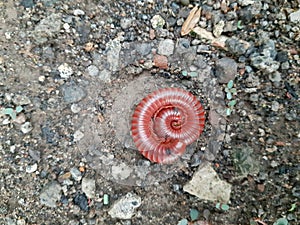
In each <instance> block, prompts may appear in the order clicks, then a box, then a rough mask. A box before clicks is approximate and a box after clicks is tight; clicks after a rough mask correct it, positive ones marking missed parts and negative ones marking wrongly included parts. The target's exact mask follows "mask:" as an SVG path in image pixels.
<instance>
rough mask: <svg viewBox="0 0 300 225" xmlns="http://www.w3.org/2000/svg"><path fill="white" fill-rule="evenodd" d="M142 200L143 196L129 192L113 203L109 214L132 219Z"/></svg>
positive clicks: (113, 216) (114, 216)
mask: <svg viewBox="0 0 300 225" xmlns="http://www.w3.org/2000/svg"><path fill="white" fill-rule="evenodd" d="M141 202H142V201H141V197H139V196H138V195H135V194H132V193H127V194H126V195H125V196H123V197H122V198H120V199H119V200H118V201H116V202H115V203H114V204H113V206H112V207H111V209H110V210H109V211H108V214H109V215H110V216H111V217H112V218H118V219H124V220H126V219H131V218H132V216H133V215H134V212H135V209H136V208H138V207H139V206H140V205H141Z"/></svg>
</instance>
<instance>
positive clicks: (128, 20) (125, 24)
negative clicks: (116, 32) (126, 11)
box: [120, 18, 133, 30]
mask: <svg viewBox="0 0 300 225" xmlns="http://www.w3.org/2000/svg"><path fill="white" fill-rule="evenodd" d="M132 21H133V19H132V18H122V19H121V21H120V25H121V27H122V29H124V30H126V29H128V28H129V27H130V26H131V24H132Z"/></svg>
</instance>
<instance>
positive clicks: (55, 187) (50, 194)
mask: <svg viewBox="0 0 300 225" xmlns="http://www.w3.org/2000/svg"><path fill="white" fill-rule="evenodd" d="M60 191H61V186H60V185H59V184H58V183H57V182H56V181H53V182H51V183H48V184H47V185H46V186H45V187H44V188H43V190H42V191H41V194H40V201H41V204H43V205H46V206H48V207H52V208H55V207H56V202H57V201H59V200H60V196H61V194H60Z"/></svg>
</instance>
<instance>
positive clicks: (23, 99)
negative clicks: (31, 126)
mask: <svg viewBox="0 0 300 225" xmlns="http://www.w3.org/2000/svg"><path fill="white" fill-rule="evenodd" d="M12 101H13V103H14V104H15V105H17V106H21V105H29V104H30V103H31V101H30V98H28V97H27V96H26V95H15V96H14V97H13V99H12Z"/></svg>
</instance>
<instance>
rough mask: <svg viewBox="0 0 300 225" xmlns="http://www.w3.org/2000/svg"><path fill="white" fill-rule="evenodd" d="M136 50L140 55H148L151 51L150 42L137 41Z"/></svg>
mask: <svg viewBox="0 0 300 225" xmlns="http://www.w3.org/2000/svg"><path fill="white" fill-rule="evenodd" d="M136 51H137V52H138V53H139V54H140V55H142V56H145V55H148V54H149V53H150V52H151V44H150V43H138V44H136Z"/></svg>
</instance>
